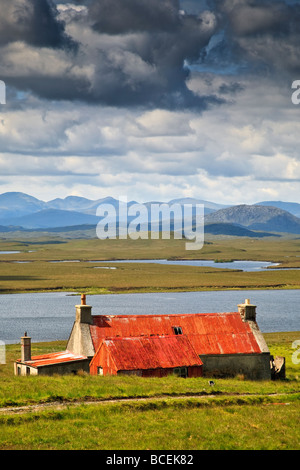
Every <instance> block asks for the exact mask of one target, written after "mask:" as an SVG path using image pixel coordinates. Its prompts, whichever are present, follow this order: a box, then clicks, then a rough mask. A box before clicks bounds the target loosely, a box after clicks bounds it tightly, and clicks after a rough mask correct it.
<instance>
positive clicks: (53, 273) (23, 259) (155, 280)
mask: <svg viewBox="0 0 300 470" xmlns="http://www.w3.org/2000/svg"><path fill="white" fill-rule="evenodd" d="M0 250H2V251H4V250H7V251H9V250H20V251H21V253H17V254H7V255H4V254H2V255H0V293H16V292H43V291H69V292H70V291H76V292H82V291H85V292H86V293H90V294H91V293H122V292H157V291H194V290H214V289H217V290H220V289H291V288H292V289H298V288H300V269H286V270H277V269H270V270H268V271H266V272H239V271H237V270H231V269H223V268H222V262H216V263H215V266H216V267H213V268H202V267H190V266H174V265H173V266H170V265H169V266H167V265H157V264H145V263H144V264H143V263H141V264H138V263H134V264H130V263H128V264H127V263H126V264H116V263H115V264H114V263H113V260H117V259H118V260H119V259H166V258H167V259H174V258H179V259H183V258H188V259H212V260H216V261H220V260H233V259H235V260H236V259H238V260H260V261H261V260H263V261H273V262H277V263H281V266H285V267H294V268H297V267H300V240H297V239H295V240H293V239H268V241H266V240H265V239H264V240H256V239H255V240H253V239H241V238H234V239H216V238H214V239H211V240H210V241H207V242H206V244H205V245H204V247H203V249H202V250H199V251H186V250H185V245H184V240H136V241H134V240H104V241H103V240H98V239H92V240H61V239H57V238H56V239H49V238H46V239H35V241H34V242H33V241H32V239H30V240H27V241H26V240H23V241H22V240H19V241H11V240H10V241H8V240H2V241H1V242H0ZM76 260H79V261H80V263H79V262H74V261H76ZM91 260H92V261H97V260H109V262H108V263H107V264H105V266H106V267H113V268H115V269H99V268H98V269H97V266H98V267H99V264H97V263H96V262H89V261H91ZM55 261H68V262H55Z"/></svg>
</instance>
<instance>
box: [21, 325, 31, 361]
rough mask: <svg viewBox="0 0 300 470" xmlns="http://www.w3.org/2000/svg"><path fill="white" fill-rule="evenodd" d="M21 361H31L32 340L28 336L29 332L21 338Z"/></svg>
mask: <svg viewBox="0 0 300 470" xmlns="http://www.w3.org/2000/svg"><path fill="white" fill-rule="evenodd" d="M21 361H22V362H26V361H31V338H30V337H29V336H27V331H25V333H24V336H23V337H22V338H21Z"/></svg>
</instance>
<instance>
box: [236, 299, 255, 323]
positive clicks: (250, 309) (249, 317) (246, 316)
mask: <svg viewBox="0 0 300 470" xmlns="http://www.w3.org/2000/svg"><path fill="white" fill-rule="evenodd" d="M238 309H239V313H240V315H241V317H242V320H243V321H256V305H252V304H250V299H246V300H245V303H244V304H239V305H238Z"/></svg>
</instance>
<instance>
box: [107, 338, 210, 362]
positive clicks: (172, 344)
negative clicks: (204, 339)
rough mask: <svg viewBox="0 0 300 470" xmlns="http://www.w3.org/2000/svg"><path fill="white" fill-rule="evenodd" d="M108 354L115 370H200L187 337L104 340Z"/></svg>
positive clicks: (197, 359) (196, 357) (197, 358)
mask: <svg viewBox="0 0 300 470" xmlns="http://www.w3.org/2000/svg"><path fill="white" fill-rule="evenodd" d="M103 346H104V347H106V348H107V349H108V350H109V353H110V354H111V356H112V358H113V361H114V364H115V366H116V368H117V370H145V369H158V368H163V369H165V368H167V369H168V368H174V367H184V366H185V367H189V366H201V365H202V361H201V360H200V359H199V357H198V355H197V354H196V353H195V351H194V349H193V347H192V345H191V344H190V342H189V340H188V338H187V336H185V335H180V336H175V335H174V336H162V337H158V336H148V337H131V338H130V337H129V338H128V337H127V338H116V337H114V338H108V339H106V340H104V341H103Z"/></svg>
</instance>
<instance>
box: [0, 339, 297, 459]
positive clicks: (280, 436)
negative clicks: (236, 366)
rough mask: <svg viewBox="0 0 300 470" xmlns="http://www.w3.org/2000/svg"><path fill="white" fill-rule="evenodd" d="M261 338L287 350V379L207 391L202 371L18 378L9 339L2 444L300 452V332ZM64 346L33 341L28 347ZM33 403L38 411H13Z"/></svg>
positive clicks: (0, 390)
mask: <svg viewBox="0 0 300 470" xmlns="http://www.w3.org/2000/svg"><path fill="white" fill-rule="evenodd" d="M265 338H266V341H267V343H268V345H269V348H270V351H271V353H272V354H274V355H279V354H280V355H284V356H285V357H286V365H287V379H286V380H284V381H275V382H273V381H267V382H261V381H258V382H253V381H247V380H244V379H243V377H236V378H234V379H216V380H215V386H214V387H213V388H212V387H210V385H209V383H208V379H206V378H197V379H180V378H176V377H167V378H164V379H156V378H151V379H150V378H149V379H143V378H139V377H132V376H131V377H120V376H117V377H92V376H89V375H85V374H82V375H77V376H55V377H42V376H41V377H15V376H13V369H12V364H13V361H14V360H15V359H16V358H17V357H19V348H20V345H8V346H7V360H6V365H2V366H0V380H1V386H0V407H4V408H5V409H6V410H7V411H6V412H5V410H4V412H3V408H2V409H1V410H0V449H2V450H4V449H46V450H48V449H50V450H51V449H64V450H69V449H76V450H79V449H91V450H92V449H97V450H101V449H102V450H121V449H123V450H129V449H133V450H140V449H150V450H151V449H152V450H164V449H169V450H172V449H173V450H188V449H190V450H192V449H193V450H197V449H207V450H208V449H295V450H296V449H297V450H298V449H299V448H300V429H299V412H300V386H299V385H300V374H299V367H300V365H299V364H294V363H293V361H292V354H293V352H294V350H293V349H292V343H293V341H295V339H299V338H300V332H290V333H267V334H265ZM64 347H65V343H64V342H55V343H36V344H33V353H34V354H40V353H43V352H45V351H51V350H53V351H55V350H61V349H63V348H64ZM141 398H143V400H141ZM116 399H118V400H121V401H117V402H115V401H114V400H116ZM54 404H55V406H53V407H52V406H50V405H54ZM34 405H37V406H41V408H39V407H37V408H33V409H27V410H26V408H25V409H24V410H23V413H22V414H18V413H16V412H14V413H12V412H11V411H10V410H9V408H10V407H20V406H23V407H24V406H34ZM45 405H47V406H45ZM75 405H76V406H75Z"/></svg>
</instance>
